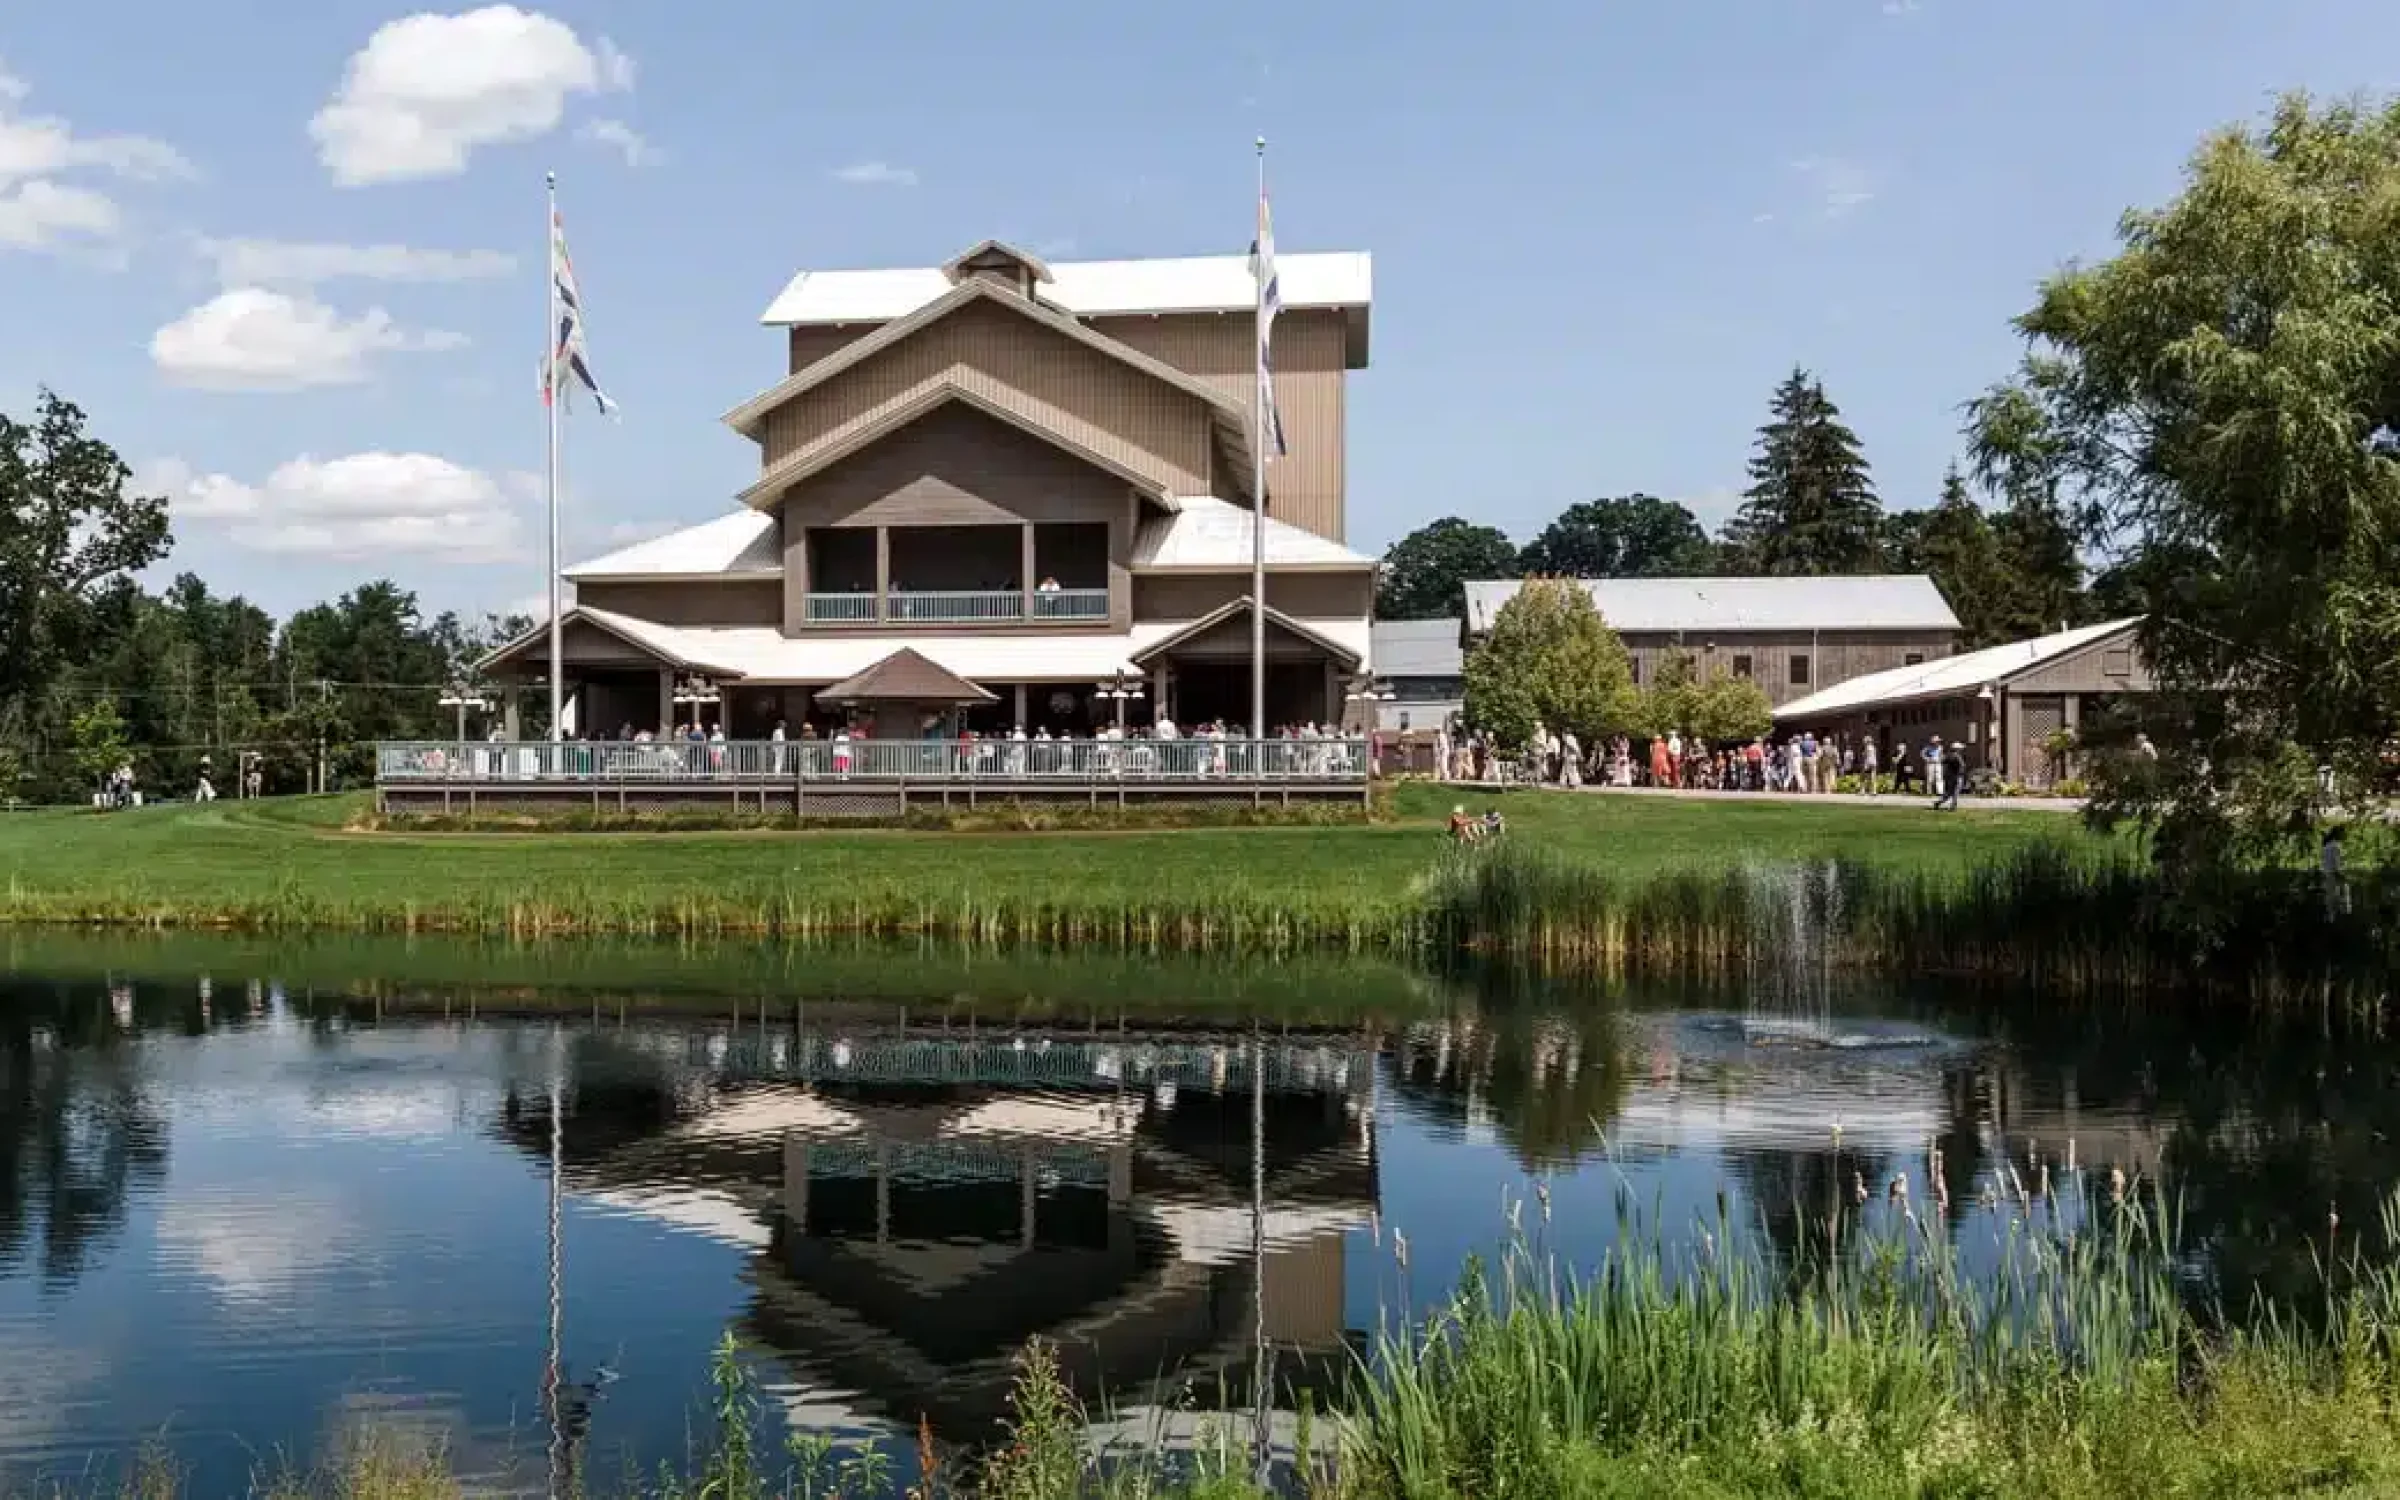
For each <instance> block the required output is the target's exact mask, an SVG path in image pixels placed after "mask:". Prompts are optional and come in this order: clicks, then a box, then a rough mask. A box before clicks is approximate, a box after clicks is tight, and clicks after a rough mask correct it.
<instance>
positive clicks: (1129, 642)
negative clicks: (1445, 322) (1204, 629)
mask: <svg viewBox="0 0 2400 1500" xmlns="http://www.w3.org/2000/svg"><path fill="white" fill-rule="evenodd" d="M575 612H576V613H577V614H579V615H581V616H582V617H583V618H585V619H587V620H590V621H591V622H592V623H594V624H596V625H599V626H602V627H604V628H606V629H608V630H612V631H614V632H616V633H617V634H619V635H622V636H624V637H626V638H627V639H629V640H632V641H635V642H638V643H639V644H642V645H644V646H647V647H649V648H650V649H651V650H653V651H657V652H659V653H660V654H662V655H664V656H666V657H669V658H671V659H673V660H675V661H678V662H684V663H688V664H689V665H691V666H692V667H694V668H696V669H699V670H703V671H712V672H720V673H726V674H729V675H733V676H738V677H742V678H745V679H748V680H750V681H754V682H789V683H800V684H809V683H818V684H822V683H830V682H839V681H841V680H842V679H843V678H845V677H852V676H855V675H857V674H858V673H860V672H863V671H865V670H866V669H867V668H869V667H871V666H873V665H875V663H877V662H879V661H881V660H883V659H884V658H885V657H887V656H889V655H891V654H892V653H893V652H895V651H900V650H913V651H915V652H917V653H919V654H920V655H922V656H924V657H926V658H927V659H928V660H931V661H933V662H935V663H937V664H939V665H940V666H942V667H944V668H946V669H948V670H949V671H952V672H956V673H957V674H958V675H959V676H961V677H964V678H967V679H968V680H970V681H976V682H981V681H991V682H1004V683H1005V682H1096V681H1099V680H1100V679H1102V678H1105V677H1113V676H1115V675H1116V674H1117V673H1119V672H1123V673H1125V674H1126V675H1127V676H1139V675H1141V669H1140V668H1139V667H1137V666H1135V665H1134V663H1133V661H1132V657H1133V655H1134V654H1135V653H1136V652H1138V651H1140V650H1141V649H1143V648H1144V647H1146V646H1148V645H1151V644H1152V643H1155V642H1157V641H1162V640H1165V639H1166V638H1167V637H1168V636H1171V635H1173V634H1175V633H1176V632H1177V631H1180V630H1182V629H1183V628H1184V627H1185V626H1186V625H1188V624H1190V623H1191V622H1190V621H1188V620H1153V621H1148V622H1146V623H1143V624H1140V625H1136V626H1135V627H1134V628H1133V629H1132V630H1131V631H1130V632H1127V633H1124V634H1117V633H1111V632H1098V631H1085V632H1069V631H1056V632H1045V631H1031V630H995V631H992V632H990V633H988V634H978V635H929V634H924V633H911V632H908V631H904V630H903V631H878V632H875V633H872V634H857V635H853V634H851V633H850V632H848V631H827V632H824V633H822V634H809V635H801V636H787V635H785V634H784V633H783V632H782V631H781V630H779V629H777V628H775V627H774V626H772V625H660V624H657V623H654V622H652V621H649V620H639V619H635V618H634V617H633V616H631V615H624V614H619V613H617V612H616V611H614V610H606V609H591V608H588V607H578V608H577V610H576V611H575ZM1298 623H1300V624H1302V625H1305V626H1306V627H1307V628H1308V629H1309V630H1311V631H1313V632H1314V633H1316V634H1318V635H1320V636H1323V637H1324V638H1325V639H1327V640H1329V641H1332V642H1334V643H1336V644H1338V645H1341V646H1343V647H1344V648H1346V649H1348V650H1351V651H1354V652H1356V653H1357V654H1358V656H1359V659H1360V661H1361V663H1362V664H1363V663H1364V662H1366V660H1367V659H1368V653H1369V651H1370V649H1371V647H1370V643H1369V641H1368V638H1367V622H1366V621H1365V620H1363V619H1358V620H1316V619H1311V620H1302V621H1299V622H1298Z"/></svg>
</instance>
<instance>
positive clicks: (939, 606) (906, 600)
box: [802, 588, 1108, 625]
mask: <svg viewBox="0 0 2400 1500" xmlns="http://www.w3.org/2000/svg"><path fill="white" fill-rule="evenodd" d="M1030 598H1031V603H1032V608H1031V610H1030V611H1029V610H1028V609H1027V608H1026V604H1027V600H1028V596H1027V595H1026V594H1025V593H1024V591H1022V590H1020V589H934V590H927V591H921V592H920V591H914V590H911V591H905V592H894V593H889V594H886V595H884V596H883V597H882V600H881V603H882V606H883V607H882V608H881V609H880V610H878V609H877V608H876V605H877V602H878V601H877V598H876V596H875V595H873V594H856V593H851V594H810V595H809V596H808V600H807V603H806V606H805V607H804V609H803V611H802V618H803V619H805V620H807V621H808V623H809V624H811V625H873V624H877V623H888V624H893V625H984V624H991V625H1002V624H1006V625H1014V624H1020V623H1022V622H1024V621H1026V620H1028V619H1031V620H1033V621H1035V622H1037V623H1042V624H1091V623H1103V622H1105V621H1106V620H1107V619H1108V590H1106V589H1104V588H1101V589H1050V590H1047V591H1045V592H1037V593H1034V594H1033V595H1031V596H1030Z"/></svg>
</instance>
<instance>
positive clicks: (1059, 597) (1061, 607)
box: [1033, 589, 1108, 620]
mask: <svg viewBox="0 0 2400 1500" xmlns="http://www.w3.org/2000/svg"><path fill="white" fill-rule="evenodd" d="M1033 617H1034V618H1035V619H1037V620H1105V619H1107V618H1108V590H1106V589H1052V590H1051V591H1050V592H1048V593H1046V594H1035V595H1034V596H1033Z"/></svg>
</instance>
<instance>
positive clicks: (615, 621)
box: [475, 605, 730, 672]
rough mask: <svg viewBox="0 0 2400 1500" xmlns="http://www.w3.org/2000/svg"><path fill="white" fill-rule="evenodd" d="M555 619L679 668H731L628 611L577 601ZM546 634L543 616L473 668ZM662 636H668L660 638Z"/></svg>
mask: <svg viewBox="0 0 2400 1500" xmlns="http://www.w3.org/2000/svg"><path fill="white" fill-rule="evenodd" d="M558 622H559V626H560V628H561V629H564V628H566V627H568V626H571V625H577V624H581V625H588V626H590V627H591V628H592V629H594V630H597V631H599V632H600V633H601V634H603V635H605V636H608V637H610V638H612V639H614V640H618V641H622V642H623V643H624V644H626V645H628V646H631V647H632V648H633V649H634V650H636V651H639V652H642V653H644V654H645V655H649V656H655V657H657V658H658V659H659V661H660V663H661V664H663V665H665V666H670V667H674V668H677V669H679V670H682V671H709V672H725V671H728V670H730V669H728V668H727V667H725V666H724V665H722V664H721V663H716V662H709V661H704V660H701V659H700V658H698V657H695V656H689V655H686V654H685V653H684V651H683V650H681V649H679V647H680V643H678V642H677V641H675V640H673V639H672V636H673V634H674V632H671V631H664V630H662V629H661V628H660V627H659V626H656V625H653V624H651V623H650V622H649V621H648V620H637V619H634V618H633V617H632V616H630V615H620V614H618V613H616V612H615V611H613V610H605V609H589V608H586V607H584V606H582V605H576V606H574V607H572V608H570V609H569V610H568V611H567V612H566V613H565V614H563V615H560V616H559V617H558ZM549 636H550V622H549V621H548V620H543V621H541V622H540V623H538V624H536V625H533V626H532V627H530V628H529V629H527V630H526V631H525V632H524V633H522V634H520V635H518V636H516V637H515V638H514V639H512V640H508V641H505V642H502V643H501V644H500V645H498V646H495V647H493V648H492V649H491V650H490V651H489V652H487V653H485V655H484V657H483V659H482V660H480V661H478V662H476V663H475V670H476V671H477V672H487V671H489V670H491V669H492V668H493V667H495V666H498V665H499V664H500V663H501V662H504V661H506V660H508V659H509V658H510V657H512V656H516V655H519V654H521V653H522V652H523V651H524V650H525V649H526V648H527V647H528V646H532V645H534V644H535V643H537V642H542V641H547V640H548V639H549ZM662 636H663V637H667V638H665V639H662Z"/></svg>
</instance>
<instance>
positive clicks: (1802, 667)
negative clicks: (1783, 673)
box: [1792, 651, 1808, 687]
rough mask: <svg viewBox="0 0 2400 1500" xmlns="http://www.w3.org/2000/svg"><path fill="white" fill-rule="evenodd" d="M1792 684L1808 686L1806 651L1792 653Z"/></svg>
mask: <svg viewBox="0 0 2400 1500" xmlns="http://www.w3.org/2000/svg"><path fill="white" fill-rule="evenodd" d="M1792 686H1794V687H1806V686H1808V653H1807V652H1805V651H1795V652H1793V653H1792Z"/></svg>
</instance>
